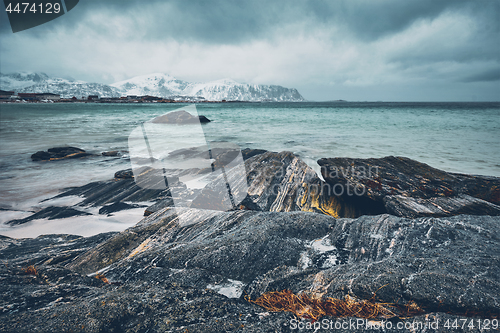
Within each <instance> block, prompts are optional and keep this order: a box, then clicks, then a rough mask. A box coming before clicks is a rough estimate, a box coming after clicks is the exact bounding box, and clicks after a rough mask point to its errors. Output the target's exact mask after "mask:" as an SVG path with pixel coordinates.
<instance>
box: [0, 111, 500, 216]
mask: <svg viewBox="0 0 500 333" xmlns="http://www.w3.org/2000/svg"><path fill="white" fill-rule="evenodd" d="M181 106H182V105H180V104H0V117H1V118H0V122H1V123H0V124H1V126H0V142H1V150H0V182H1V190H0V191H1V193H0V208H4V209H20V210H22V209H28V208H29V207H30V205H32V204H33V203H34V202H36V201H37V200H39V199H40V198H43V197H49V196H51V195H53V194H55V193H57V191H58V190H60V189H61V188H64V187H68V186H77V185H83V184H86V183H88V182H90V181H96V180H104V179H109V178H112V177H113V174H114V173H115V172H116V171H117V170H120V169H126V168H129V167H130V166H129V162H128V160H127V158H126V157H127V156H126V153H124V154H125V156H124V157H122V158H110V157H108V158H105V157H99V158H88V159H82V160H65V161H58V162H45V163H40V162H32V161H31V160H30V155H31V154H33V153H34V152H36V151H38V150H47V149H48V148H51V147H57V146H64V145H69V146H76V147H80V148H83V149H85V150H87V151H89V152H94V153H101V152H102V151H108V150H123V151H126V150H128V147H127V138H128V135H129V134H130V132H131V131H132V130H133V129H134V128H135V127H136V126H138V125H140V124H141V123H142V122H144V121H147V120H150V119H151V118H153V117H155V116H158V115H161V114H164V113H166V112H169V111H172V110H175V109H177V108H179V107H181ZM196 107H197V110H198V113H199V114H200V115H205V116H207V117H208V118H209V119H211V120H212V122H211V123H208V124H205V125H203V130H204V132H205V135H206V137H207V139H208V140H209V141H210V140H214V141H218V140H225V141H230V142H234V143H236V144H238V145H239V146H240V147H241V148H247V147H248V148H262V149H268V150H273V151H283V150H288V151H292V152H294V153H296V154H297V155H299V156H300V157H301V158H303V159H304V160H305V161H306V162H307V163H308V164H309V165H311V166H313V167H316V165H317V164H316V163H315V161H316V160H317V159H319V158H322V157H359V158H369V157H383V156H388V155H398V156H406V157H410V158H413V159H416V160H418V161H421V162H424V163H427V164H429V165H431V166H433V167H436V168H439V169H443V170H446V171H451V172H459V173H469V174H483V175H490V176H500V103H346V102H331V103H309V102H305V103H224V104H221V103H219V104H197V105H196ZM316 169H318V168H316Z"/></svg>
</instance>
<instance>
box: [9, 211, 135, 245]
mask: <svg viewBox="0 0 500 333" xmlns="http://www.w3.org/2000/svg"><path fill="white" fill-rule="evenodd" d="M143 215H144V208H134V209H127V210H122V211H119V212H116V213H113V215H112V216H106V215H87V216H75V217H68V218H64V219H56V220H49V219H38V220H33V221H30V222H27V223H25V224H22V225H17V226H10V225H6V224H5V223H2V224H0V235H4V236H8V237H12V238H34V237H38V236H40V235H47V234H71V235H80V236H84V237H88V236H93V235H96V234H99V233H103V232H110V231H123V230H125V229H127V228H129V227H132V226H134V225H135V224H136V223H137V222H139V221H140V220H141V219H142V218H143V217H144V216H143Z"/></svg>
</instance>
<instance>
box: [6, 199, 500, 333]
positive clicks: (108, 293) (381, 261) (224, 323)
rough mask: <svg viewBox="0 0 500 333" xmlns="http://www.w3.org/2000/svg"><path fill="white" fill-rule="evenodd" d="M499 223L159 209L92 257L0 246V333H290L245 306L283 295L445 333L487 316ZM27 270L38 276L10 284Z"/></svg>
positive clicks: (495, 280)
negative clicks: (390, 312) (390, 306)
mask: <svg viewBox="0 0 500 333" xmlns="http://www.w3.org/2000/svg"><path fill="white" fill-rule="evenodd" d="M180 214H182V215H184V216H182V218H180V217H179V215H180ZM186 220H189V221H190V223H188V224H183V225H180V224H179V221H186ZM499 222H500V218H498V217H490V216H467V215H460V216H454V217H448V218H418V219H406V218H400V217H395V216H390V215H387V214H384V215H378V216H363V217H361V218H358V219H346V218H343V219H335V218H333V217H331V216H327V215H324V214H316V213H308V212H289V213H286V212H281V213H278V212H253V211H241V210H240V211H232V212H216V211H206V210H197V209H187V208H186V209H180V210H174V209H172V208H168V207H167V208H164V209H162V210H159V211H157V212H156V213H153V214H151V215H150V216H148V217H146V218H144V219H143V220H142V221H141V222H140V223H138V224H137V225H136V226H134V227H132V228H129V229H128V230H126V231H124V232H121V233H117V234H107V235H103V236H102V238H101V241H102V243H100V244H99V245H97V244H96V243H95V242H96V241H98V240H97V239H94V240H92V241H86V240H87V239H85V238H81V237H73V236H45V237H39V238H37V239H34V240H32V239H26V240H13V239H9V238H3V239H1V240H0V259H1V260H2V261H3V263H4V264H3V265H0V267H1V268H0V279H1V280H0V293H1V294H2V303H1V305H0V312H1V313H2V314H1V315H0V316H1V321H0V330H2V331H7V332H9V331H18V332H31V331H35V330H38V331H41V332H49V331H70V330H72V331H73V332H80V331H81V332H84V331H85V332H99V331H121V332H145V331H150V332H184V331H188V332H220V331H245V332H292V331H294V330H292V328H291V326H290V325H291V322H290V320H291V319H293V318H294V317H293V315H292V314H290V313H267V312H266V311H265V310H264V309H262V308H259V307H257V306H256V305H253V304H251V303H248V302H247V301H245V300H244V295H245V294H248V295H249V296H251V297H252V298H253V299H255V298H256V297H258V296H260V295H261V294H263V293H264V292H266V291H274V290H283V289H291V290H292V291H294V292H295V293H299V292H307V293H313V294H316V295H323V296H333V297H338V298H341V297H343V296H345V295H350V296H353V297H356V298H360V299H370V298H372V297H375V299H377V300H379V301H381V302H395V303H399V304H404V303H406V302H408V301H411V300H413V301H415V302H417V304H418V305H420V306H421V307H423V308H424V309H425V310H426V311H427V312H430V313H431V314H430V315H427V316H420V317H418V318H417V319H416V320H420V321H423V322H425V319H426V318H427V319H429V318H438V319H440V320H441V325H440V330H437V332H445V331H447V330H446V329H444V328H443V323H444V321H445V320H446V319H452V320H454V319H467V320H469V319H470V318H467V317H463V315H465V314H469V315H470V314H475V315H476V316H478V317H477V318H491V317H492V316H494V315H497V316H498V315H499V314H500V277H499V275H498V268H497V267H499V266H500V239H499V237H498V235H497V234H498V233H497V228H498V223H499ZM84 242H87V243H86V244H84ZM38 243H39V244H38ZM37 244H38V245H37ZM79 244H81V245H79ZM91 245H92V246H91ZM84 248H87V250H86V251H85V250H82V249H84ZM68 250H69V251H68ZM72 250H74V251H72ZM72 253H75V254H76V256H75V255H73V254H72ZM28 264H33V265H35V267H37V269H38V275H37V276H32V275H27V274H26V273H24V272H23V270H22V268H23V267H26V266H27V265H28ZM96 272H100V273H102V274H104V275H105V276H106V279H107V282H108V283H106V282H105V281H103V280H102V279H96V278H95V277H93V274H96ZM374 295H375V296H374ZM477 318H476V319H477ZM330 319H332V320H335V318H330ZM346 320H348V319H346ZM412 320H413V319H412ZM325 331H328V330H325ZM345 331H346V332H356V331H359V330H356V329H346V330H345ZM374 331H376V330H374ZM415 331H416V332H423V331H424V330H418V329H417V330H415ZM470 331H471V332H479V331H480V330H478V329H474V330H470Z"/></svg>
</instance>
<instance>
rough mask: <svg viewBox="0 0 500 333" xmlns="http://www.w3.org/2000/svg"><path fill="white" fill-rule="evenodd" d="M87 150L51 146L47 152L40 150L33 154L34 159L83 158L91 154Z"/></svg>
mask: <svg viewBox="0 0 500 333" xmlns="http://www.w3.org/2000/svg"><path fill="white" fill-rule="evenodd" d="M91 155H92V154H89V153H87V152H85V150H83V149H80V148H76V147H56V148H50V149H48V150H47V151H46V152H45V151H38V152H36V153H34V154H33V155H31V159H32V160H33V161H56V160H62V159H69V158H81V157H87V156H91Z"/></svg>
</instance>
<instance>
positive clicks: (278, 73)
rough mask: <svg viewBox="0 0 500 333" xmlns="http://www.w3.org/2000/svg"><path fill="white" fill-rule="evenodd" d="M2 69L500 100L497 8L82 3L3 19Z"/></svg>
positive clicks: (383, 2) (312, 94)
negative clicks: (56, 14) (24, 18)
mask: <svg viewBox="0 0 500 333" xmlns="http://www.w3.org/2000/svg"><path fill="white" fill-rule="evenodd" d="M0 71H1V72H2V73H10V72H15V71H36V72H45V73H47V74H49V75H51V76H57V77H65V78H68V77H71V78H74V79H78V80H84V81H89V82H101V83H113V82H116V81H120V80H124V79H128V78H131V77H133V76H137V75H143V74H149V73H156V72H163V73H168V74H170V75H173V76H175V77H177V78H179V79H183V80H187V81H192V82H204V81H210V80H217V79H221V78H232V79H234V80H236V81H238V82H242V83H254V84H279V85H283V86H286V87H294V88H297V89H298V90H299V92H300V93H301V94H302V95H303V96H304V97H305V98H306V99H308V100H317V101H323V100H337V99H345V100H350V101H365V100H367V101H474V100H476V101H498V100H500V1H499V0H481V1H478V0H471V1H461V0H451V1H446V0H439V1H437V0H415V1H413V0H412V1H410V0H405V1H402V0H346V1H334V0H278V1H269V0H266V1H264V0H247V1H243V0H233V1H229V0H210V1H209V0H205V1H203V0H148V1H136V0H82V1H80V3H79V4H78V5H77V6H76V7H75V8H74V9H73V10H71V11H70V12H68V13H67V14H65V15H63V16H62V17H60V18H58V19H55V20H53V21H51V22H49V23H46V24H44V25H41V26H38V27H35V28H32V29H29V30H25V31H22V32H18V33H15V34H14V33H12V30H11V29H10V26H9V22H8V19H7V15H6V13H5V12H3V11H2V13H1V23H0Z"/></svg>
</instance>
